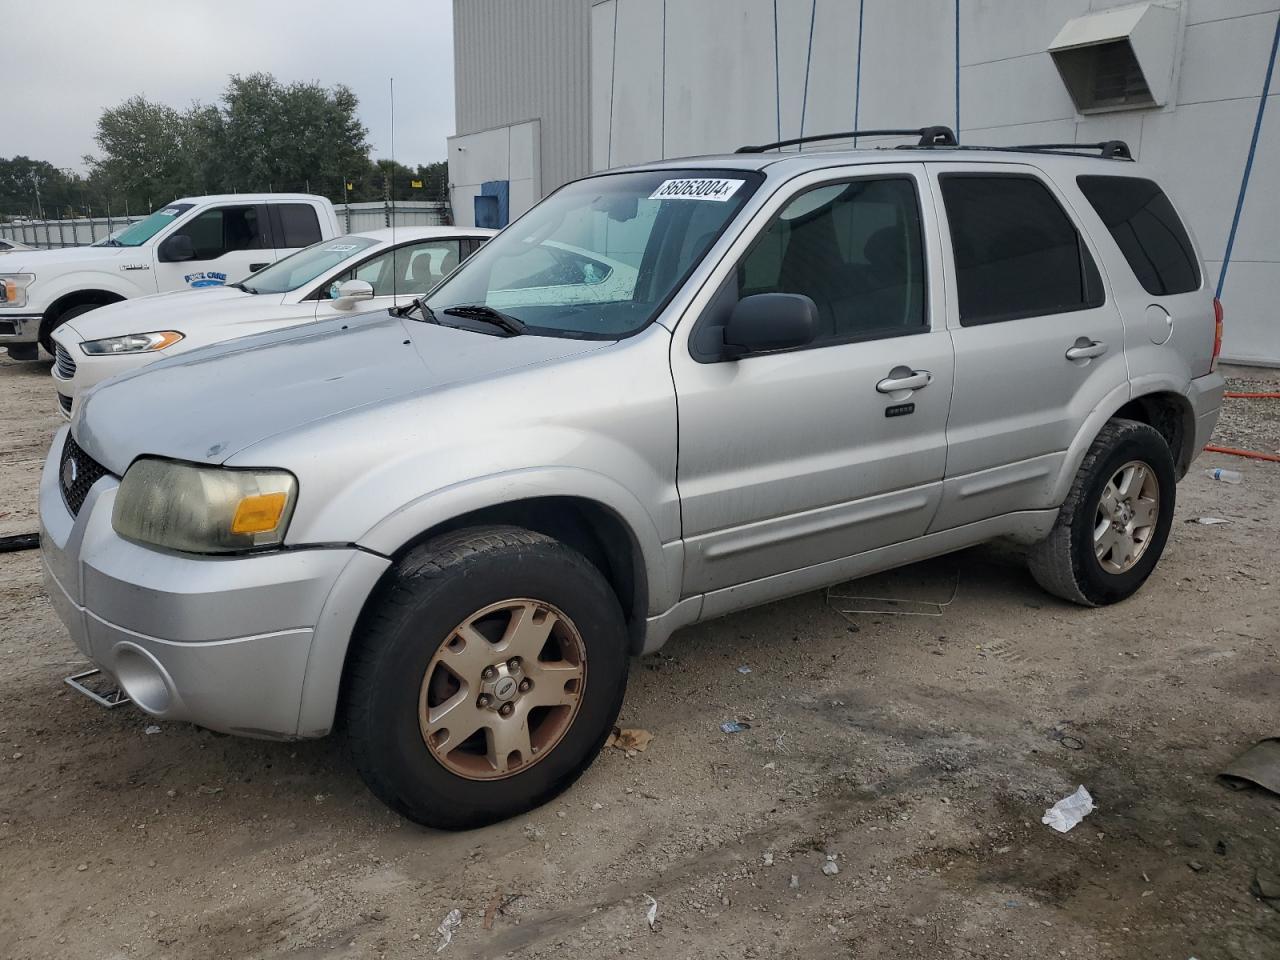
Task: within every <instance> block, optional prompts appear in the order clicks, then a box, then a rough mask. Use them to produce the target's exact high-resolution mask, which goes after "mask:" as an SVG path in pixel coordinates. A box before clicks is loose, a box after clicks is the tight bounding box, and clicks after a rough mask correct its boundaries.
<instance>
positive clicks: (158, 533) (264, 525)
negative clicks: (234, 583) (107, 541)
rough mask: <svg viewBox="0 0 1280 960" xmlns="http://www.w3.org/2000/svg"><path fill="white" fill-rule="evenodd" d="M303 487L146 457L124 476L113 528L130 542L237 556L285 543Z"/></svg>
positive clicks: (280, 473)
mask: <svg viewBox="0 0 1280 960" xmlns="http://www.w3.org/2000/svg"><path fill="white" fill-rule="evenodd" d="M297 498H298V481H297V480H295V479H294V477H293V474H291V473H287V472H285V471H284V470H230V469H226V468H223V467H198V466H196V465H194V464H190V463H178V462H176V461H173V460H160V459H158V458H155V457H142V458H139V459H138V460H135V461H134V463H133V466H131V467H129V469H128V470H126V471H125V475H124V479H123V480H122V481H120V489H119V490H118V491H117V492H116V504H115V509H114V510H113V511H112V514H111V525H112V526H113V527H115V531H116V533H118V534H120V536H122V537H126V538H128V539H129V540H136V541H138V542H140V543H146V544H151V545H152V546H157V547H167V548H168V549H170V550H181V551H183V552H185V553H237V552H239V551H242V550H252V549H254V548H257V547H269V546H274V545H276V544H279V543H282V542H283V541H284V535H285V531H286V530H288V528H289V518H290V517H291V516H292V515H293V506H294V503H295V501H296V500H297Z"/></svg>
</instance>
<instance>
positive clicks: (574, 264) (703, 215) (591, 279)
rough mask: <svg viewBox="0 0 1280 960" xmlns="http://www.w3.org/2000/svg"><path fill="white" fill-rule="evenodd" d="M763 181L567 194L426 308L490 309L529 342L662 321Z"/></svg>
mask: <svg viewBox="0 0 1280 960" xmlns="http://www.w3.org/2000/svg"><path fill="white" fill-rule="evenodd" d="M760 180H761V177H760V175H759V174H758V173H755V172H754V171H745V170H733V171H724V170H657V171H652V172H637V173H614V174H606V175H604V176H599V177H589V178H587V179H585V180H579V181H577V182H576V183H571V184H569V185H567V186H565V187H564V188H563V189H561V190H559V191H557V192H556V193H554V194H552V195H551V196H550V197H548V198H547V199H546V200H544V201H542V203H540V204H538V205H537V206H536V207H534V208H533V209H532V210H530V211H529V212H528V213H527V214H525V215H524V216H523V217H521V218H520V219H519V220H518V221H516V222H515V223H513V224H512V225H511V226H509V227H508V228H507V229H505V230H503V231H502V233H500V234H499V235H498V236H496V237H494V238H493V239H492V240H490V241H489V242H488V243H487V244H485V245H484V247H482V248H481V249H480V250H479V252H477V253H476V254H475V255H474V256H473V257H472V258H471V259H470V260H468V261H467V262H466V263H465V264H464V265H463V266H462V267H461V268H460V269H459V270H458V272H457V273H455V274H454V275H453V276H452V277H450V278H449V279H448V280H446V281H445V282H444V283H443V284H441V285H440V286H439V287H437V288H436V289H435V290H434V291H433V292H432V293H431V295H430V297H428V298H427V305H428V306H429V307H430V308H431V309H432V311H434V312H435V313H436V314H437V315H441V314H445V313H446V311H449V310H452V309H455V308H459V307H472V308H474V307H487V308H489V309H490V310H496V311H501V312H502V313H504V314H506V315H508V316H510V317H514V318H515V319H516V320H518V321H521V322H522V323H523V324H524V325H525V328H526V332H528V333H533V334H543V335H550V336H567V337H582V338H592V339H610V340H612V339H617V338H619V337H625V336H629V335H630V334H633V333H635V332H637V331H638V330H640V329H642V328H643V327H645V326H647V325H648V324H649V323H650V322H651V321H652V320H653V319H654V318H655V317H656V316H657V315H658V313H659V312H660V311H661V310H662V308H663V307H664V306H665V305H666V303H667V301H668V300H669V299H670V298H671V296H672V295H673V294H674V293H675V292H676V290H678V289H679V287H680V285H681V284H682V283H683V282H684V280H685V278H686V277H688V276H689V274H690V272H691V271H692V270H693V268H694V266H696V265H697V263H698V261H699V260H700V259H701V258H702V256H703V255H704V254H705V253H706V252H707V250H708V249H709V248H710V246H711V245H712V244H713V243H714V242H715V241H716V238H718V237H719V236H720V234H721V232H722V231H723V230H724V228H725V226H726V225H727V224H728V223H729V221H731V220H732V219H733V218H734V216H735V215H736V214H737V213H738V211H739V210H741V209H742V206H743V204H745V203H746V201H747V198H748V197H750V195H751V193H752V192H753V191H754V190H755V188H756V187H757V186H758V185H759V183H760ZM458 315H459V316H461V315H463V314H458Z"/></svg>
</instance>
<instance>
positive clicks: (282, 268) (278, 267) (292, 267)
mask: <svg viewBox="0 0 1280 960" xmlns="http://www.w3.org/2000/svg"><path fill="white" fill-rule="evenodd" d="M377 242H378V241H377V240H374V239H372V238H371V237H351V236H348V237H336V238H334V239H333V240H321V241H320V242H319V243H313V244H312V245H311V246H309V247H306V248H304V249H302V250H299V251H298V252H297V253H294V254H290V255H289V256H287V257H285V258H284V259H283V260H277V261H276V262H275V263H273V264H271V266H269V267H266V268H264V269H262V270H259V271H258V272H257V273H254V274H250V275H249V276H247V277H245V278H244V280H242V281H241V286H243V287H244V289H245V290H247V291H248V292H249V293H288V292H289V291H290V290H297V289H298V288H299V287H301V286H303V285H304V284H308V283H310V282H311V281H312V280H314V279H316V278H317V277H319V276H320V275H321V274H323V273H328V272H329V271H330V270H332V269H333V268H334V267H336V266H338V265H339V264H341V263H344V262H345V261H347V260H350V259H352V258H353V257H355V256H356V255H357V254H359V253H360V252H361V251H362V250H368V249H369V248H370V247H372V246H374V245H376V244H377Z"/></svg>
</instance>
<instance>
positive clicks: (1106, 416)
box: [1050, 380, 1150, 506]
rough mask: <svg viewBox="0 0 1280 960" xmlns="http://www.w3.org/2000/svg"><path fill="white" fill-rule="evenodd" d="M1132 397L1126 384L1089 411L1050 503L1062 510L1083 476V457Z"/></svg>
mask: <svg viewBox="0 0 1280 960" xmlns="http://www.w3.org/2000/svg"><path fill="white" fill-rule="evenodd" d="M1146 392H1150V391H1146ZM1131 396H1132V388H1131V386H1130V384H1129V382H1128V381H1127V380H1126V381H1124V382H1123V383H1121V384H1120V385H1119V386H1117V387H1116V388H1115V389H1113V390H1111V392H1109V393H1108V394H1107V395H1106V396H1104V397H1103V398H1102V399H1101V400H1099V401H1098V405H1097V406H1096V407H1094V408H1093V410H1092V411H1090V413H1089V416H1087V417H1086V418H1085V420H1084V423H1083V424H1081V425H1080V429H1079V430H1078V431H1077V432H1076V436H1075V439H1074V440H1072V441H1071V445H1070V446H1069V447H1067V452H1066V454H1065V455H1064V456H1063V460H1062V469H1061V470H1060V471H1059V473H1058V479H1057V480H1056V481H1054V484H1053V497H1052V498H1051V500H1050V502H1051V503H1053V504H1054V505H1055V506H1061V505H1062V502H1063V501H1064V500H1066V499H1067V494H1068V493H1069V492H1070V491H1071V484H1072V482H1074V480H1075V478H1076V474H1077V473H1079V472H1080V464H1082V463H1083V462H1084V456H1085V454H1086V453H1088V452H1089V447H1090V446H1091V445H1092V444H1093V440H1094V438H1095V437H1096V436H1097V435H1098V433H1099V431H1101V430H1102V427H1103V425H1104V424H1105V423H1106V422H1107V421H1108V420H1110V419H1111V418H1112V417H1114V416H1115V414H1116V411H1117V410H1119V409H1120V408H1121V407H1123V406H1124V405H1125V404H1126V403H1128V402H1129V400H1130V399H1131Z"/></svg>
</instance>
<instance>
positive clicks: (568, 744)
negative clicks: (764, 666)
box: [344, 527, 628, 829]
mask: <svg viewBox="0 0 1280 960" xmlns="http://www.w3.org/2000/svg"><path fill="white" fill-rule="evenodd" d="M627 666H628V660H627V633H626V627H625V624H624V622H623V617H622V611H621V609H620V607H619V605H618V601H617V598H616V597H615V596H614V594H613V592H612V590H611V589H610V587H609V584H608V583H607V582H606V581H605V579H604V577H603V576H602V575H601V574H600V571H599V570H597V569H596V568H595V567H594V566H593V565H592V564H590V563H589V562H588V561H587V560H586V559H585V558H584V557H582V556H581V555H580V554H578V553H577V552H576V551H574V550H571V549H570V548H568V547H566V546H565V545H563V544H561V543H559V542H557V541H555V540H552V539H551V538H549V537H546V536H543V535H542V534H538V533H534V532H532V531H529V530H523V529H520V528H516V527H488V528H483V529H472V530H462V531H458V532H455V533H450V534H446V535H444V536H441V537H438V538H436V539H433V540H431V541H428V542H427V543H425V544H424V545H422V546H421V547H419V548H417V549H416V550H414V551H413V552H412V553H410V554H409V555H408V556H407V557H405V558H404V560H402V561H401V562H400V563H399V564H398V565H397V566H396V567H395V569H394V570H393V571H392V572H391V574H390V575H389V579H388V581H387V582H386V583H385V584H384V585H383V587H382V588H380V590H379V593H378V595H377V596H375V597H374V598H373V599H372V600H371V601H370V611H369V612H368V613H367V614H366V616H365V618H364V620H363V621H362V624H361V628H360V630H359V632H358V635H357V637H356V638H355V639H354V640H353V650H352V654H351V658H350V661H349V665H348V673H347V684H346V689H345V695H344V712H345V720H346V725H347V735H348V739H349V742H350V745H351V749H352V755H353V757H354V759H355V763H356V767H357V769H358V770H359V771H360V774H361V776H362V777H363V778H364V780H365V782H366V783H367V784H368V785H369V788H370V789H371V790H372V791H373V792H374V793H375V794H376V795H377V796H378V797H379V798H380V799H381V800H383V801H384V802H385V803H387V804H388V805H389V806H391V807H392V808H394V809H395V810H397V811H398V812H399V813H401V814H403V815H404V816H406V817H408V818H409V819H410V820H414V821H416V822H418V823H422V824H425V825H427V826H432V827H441V828H445V829H465V828H469V827H476V826H482V825H484V824H486V823H492V822H494V821H496V820H502V819H505V818H506V817H510V816H513V815H515V814H517V813H521V812H523V811H525V810H528V809H530V808H532V807H535V806H538V805H539V804H542V803H545V802H546V801H547V800H549V799H551V798H552V797H554V796H556V795H557V794H558V793H560V792H561V791H562V790H564V789H565V788H566V787H568V786H569V785H570V784H571V783H573V781H574V780H576V779H577V777H578V776H579V775H580V774H581V773H582V771H583V770H584V769H586V767H587V766H588V765H589V764H590V763H591V761H592V760H593V759H594V757H595V755H596V754H597V753H598V752H599V750H600V748H601V746H602V745H603V743H604V740H605V737H607V736H608V734H609V731H610V729H611V728H612V727H613V722H614V720H615V719H616V718H617V714H618V710H619V708H620V707H621V704H622V695H623V692H624V690H625V688H626V678H627Z"/></svg>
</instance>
